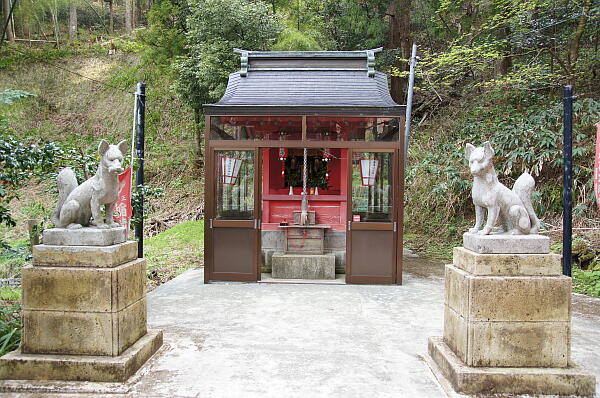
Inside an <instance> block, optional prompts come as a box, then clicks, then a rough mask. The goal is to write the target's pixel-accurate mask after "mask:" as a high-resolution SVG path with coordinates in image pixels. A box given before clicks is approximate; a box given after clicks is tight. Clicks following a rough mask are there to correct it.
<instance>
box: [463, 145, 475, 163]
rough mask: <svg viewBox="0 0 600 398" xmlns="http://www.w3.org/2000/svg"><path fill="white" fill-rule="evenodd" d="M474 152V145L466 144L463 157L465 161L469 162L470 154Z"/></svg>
mask: <svg viewBox="0 0 600 398" xmlns="http://www.w3.org/2000/svg"><path fill="white" fill-rule="evenodd" d="M474 150H475V146H474V145H471V144H467V146H466V148H465V157H466V158H467V160H469V159H470V158H471V154H472V153H473V151H474Z"/></svg>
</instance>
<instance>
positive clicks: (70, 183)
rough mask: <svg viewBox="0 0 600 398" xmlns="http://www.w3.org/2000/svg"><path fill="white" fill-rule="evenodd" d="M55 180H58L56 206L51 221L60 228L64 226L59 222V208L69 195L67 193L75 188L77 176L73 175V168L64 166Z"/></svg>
mask: <svg viewBox="0 0 600 398" xmlns="http://www.w3.org/2000/svg"><path fill="white" fill-rule="evenodd" d="M56 180H57V182H58V205H57V206H56V210H54V215H53V216H52V223H54V225H55V226H56V227H59V228H62V227H65V225H61V222H60V210H61V209H62V207H63V205H64V204H65V201H66V200H67V198H68V197H69V194H70V193H71V192H72V191H73V190H74V189H75V188H77V177H76V176H75V172H74V171H73V169H71V168H70V167H65V168H64V169H62V170H61V171H60V173H58V177H56Z"/></svg>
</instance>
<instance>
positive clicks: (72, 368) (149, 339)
mask: <svg viewBox="0 0 600 398" xmlns="http://www.w3.org/2000/svg"><path fill="white" fill-rule="evenodd" d="M162 343H163V336H162V331H160V330H149V331H148V333H147V334H146V335H144V336H143V337H141V338H140V339H139V340H138V341H137V342H135V344H133V345H132V346H131V347H129V349H127V350H126V351H125V352H123V353H122V354H121V355H119V356H116V357H106V356H85V355H41V354H23V353H21V352H20V351H19V350H17V351H13V352H11V353H8V354H6V355H5V356H3V357H1V358H0V380H65V381H94V382H124V381H126V380H127V379H128V378H129V377H131V376H132V375H133V374H134V373H135V372H136V371H137V370H138V369H139V368H140V367H141V366H142V365H143V364H144V363H145V362H146V361H147V360H148V359H149V358H150V357H151V356H152V355H153V354H154V353H155V352H156V351H157V350H158V349H159V348H160V346H161V345H162Z"/></svg>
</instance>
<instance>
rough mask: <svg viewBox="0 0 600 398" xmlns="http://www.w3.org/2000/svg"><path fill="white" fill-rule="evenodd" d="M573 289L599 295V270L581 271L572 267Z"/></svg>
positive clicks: (595, 295)
mask: <svg viewBox="0 0 600 398" xmlns="http://www.w3.org/2000/svg"><path fill="white" fill-rule="evenodd" d="M573 290H574V291H575V292H577V293H583V294H589V295H590V296H594V297H600V270H599V271H583V270H580V269H578V268H573Z"/></svg>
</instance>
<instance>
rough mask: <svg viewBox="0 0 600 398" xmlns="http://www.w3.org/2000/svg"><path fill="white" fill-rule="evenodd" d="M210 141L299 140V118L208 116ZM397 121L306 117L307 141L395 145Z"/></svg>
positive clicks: (300, 131) (376, 118) (377, 118)
mask: <svg viewBox="0 0 600 398" xmlns="http://www.w3.org/2000/svg"><path fill="white" fill-rule="evenodd" d="M210 120H211V126H210V139H211V140H255V141H266V140H281V141H285V140H301V139H302V117H300V116H212V117H211V118H210ZM399 132H400V119H399V118H390V117H344V116H307V117H306V135H307V137H306V138H307V139H308V140H311V141H365V142H374V141H385V142H398V141H399V139H400V134H399Z"/></svg>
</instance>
